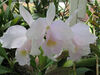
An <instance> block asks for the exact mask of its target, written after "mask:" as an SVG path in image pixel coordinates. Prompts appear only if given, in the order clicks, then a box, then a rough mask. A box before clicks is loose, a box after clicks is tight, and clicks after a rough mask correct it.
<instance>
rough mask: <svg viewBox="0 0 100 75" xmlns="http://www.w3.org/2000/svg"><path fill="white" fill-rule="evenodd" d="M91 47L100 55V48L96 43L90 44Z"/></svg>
mask: <svg viewBox="0 0 100 75" xmlns="http://www.w3.org/2000/svg"><path fill="white" fill-rule="evenodd" d="M90 48H91V51H92V52H93V53H95V54H96V55H97V56H98V57H100V50H99V48H98V47H97V46H95V45H94V44H90Z"/></svg>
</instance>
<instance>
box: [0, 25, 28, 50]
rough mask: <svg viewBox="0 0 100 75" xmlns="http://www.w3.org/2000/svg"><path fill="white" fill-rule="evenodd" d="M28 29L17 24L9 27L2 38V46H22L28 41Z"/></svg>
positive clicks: (0, 40)
mask: <svg viewBox="0 0 100 75" xmlns="http://www.w3.org/2000/svg"><path fill="white" fill-rule="evenodd" d="M25 34H26V29H25V28H24V27H22V26H19V25H16V26H12V27H10V28H8V30H7V31H6V32H5V33H4V35H3V36H2V37H1V38H0V42H1V43H2V47H5V48H9V49H10V48H20V47H21V46H22V45H23V44H24V42H25V41H26V39H27V38H26V36H25Z"/></svg>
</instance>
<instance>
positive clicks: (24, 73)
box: [0, 0, 100, 75]
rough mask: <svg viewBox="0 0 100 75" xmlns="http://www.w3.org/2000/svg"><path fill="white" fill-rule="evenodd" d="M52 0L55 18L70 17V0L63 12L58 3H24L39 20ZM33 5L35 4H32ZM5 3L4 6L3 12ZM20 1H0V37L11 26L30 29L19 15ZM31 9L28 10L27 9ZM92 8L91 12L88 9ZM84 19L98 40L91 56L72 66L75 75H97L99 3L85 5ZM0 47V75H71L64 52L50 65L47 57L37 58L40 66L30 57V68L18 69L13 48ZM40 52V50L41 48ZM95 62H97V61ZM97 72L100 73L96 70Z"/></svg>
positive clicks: (26, 1) (32, 1)
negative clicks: (85, 18)
mask: <svg viewBox="0 0 100 75" xmlns="http://www.w3.org/2000/svg"><path fill="white" fill-rule="evenodd" d="M51 1H54V4H55V6H56V17H55V19H62V20H63V21H65V20H66V19H67V18H68V17H69V8H68V5H69V1H68V0H63V2H64V3H65V5H66V9H63V8H61V9H60V10H59V9H58V3H59V0H41V2H39V0H31V3H32V4H31V5H32V6H31V5H30V4H29V2H30V0H25V3H26V6H25V8H26V9H27V10H28V11H29V12H30V13H31V14H32V16H33V19H35V20H36V19H37V18H39V17H45V16H46V12H47V9H48V5H49V3H50V2H51ZM33 3H34V4H33ZM4 4H6V5H7V7H6V6H5V7H6V10H5V9H4ZM19 5H20V2H19V0H16V1H13V0H5V1H0V37H1V36H2V35H3V33H4V32H5V31H6V30H7V29H8V28H9V27H10V26H14V25H22V26H24V27H26V28H29V26H28V24H27V23H26V22H25V21H24V20H23V18H22V17H21V15H20V13H19ZM30 6H31V7H30ZM90 8H91V9H90ZM86 11H87V16H88V19H87V20H86V21H85V22H86V23H87V24H88V25H89V26H90V30H91V32H92V33H93V34H96V36H97V37H98V39H97V42H96V44H91V45H90V48H91V52H92V53H91V54H89V55H88V56H84V57H83V58H82V59H81V60H80V61H78V62H76V63H75V67H76V73H77V75H96V72H97V69H98V67H100V2H98V1H97V0H95V3H91V2H89V1H88V4H87V10H86ZM1 46H2V45H1V44H0V75H44V74H45V72H46V74H45V75H50V74H52V75H73V72H74V69H73V65H74V63H73V62H72V61H67V60H66V58H65V57H67V52H65V56H63V57H61V58H62V59H60V60H59V61H58V62H53V61H52V60H50V59H48V58H47V57H44V56H42V55H43V53H41V55H40V56H39V64H38V65H37V64H36V62H35V58H36V57H33V56H30V58H31V59H32V60H31V66H27V65H25V66H20V65H19V64H18V63H16V62H15V58H14V57H15V49H13V50H8V49H5V48H2V47H1ZM40 50H41V51H42V49H40ZM97 61H98V62H97ZM99 73H100V71H99Z"/></svg>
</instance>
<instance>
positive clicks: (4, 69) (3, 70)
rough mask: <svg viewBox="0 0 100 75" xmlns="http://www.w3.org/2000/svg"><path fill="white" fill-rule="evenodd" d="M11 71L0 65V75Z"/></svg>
mask: <svg viewBox="0 0 100 75" xmlns="http://www.w3.org/2000/svg"><path fill="white" fill-rule="evenodd" d="M10 72H11V70H10V69H9V68H6V67H4V66H1V65H0V74H6V73H10Z"/></svg>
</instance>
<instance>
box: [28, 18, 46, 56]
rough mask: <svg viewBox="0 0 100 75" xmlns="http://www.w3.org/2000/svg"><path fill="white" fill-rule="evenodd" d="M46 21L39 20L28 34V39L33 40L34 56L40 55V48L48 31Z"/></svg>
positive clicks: (32, 50)
mask: <svg viewBox="0 0 100 75" xmlns="http://www.w3.org/2000/svg"><path fill="white" fill-rule="evenodd" d="M46 25H47V24H46V20H45V18H39V19H37V20H36V21H34V23H33V24H32V26H31V28H30V29H29V30H28V32H27V37H28V39H31V40H32V49H31V53H30V54H32V55H38V54H40V50H39V47H40V46H41V44H42V42H43V39H44V35H45V31H46Z"/></svg>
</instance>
